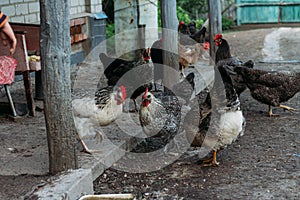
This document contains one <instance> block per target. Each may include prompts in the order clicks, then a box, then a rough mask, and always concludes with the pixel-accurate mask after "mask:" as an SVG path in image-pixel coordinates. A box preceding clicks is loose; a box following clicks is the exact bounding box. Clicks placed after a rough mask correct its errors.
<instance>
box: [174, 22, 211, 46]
mask: <svg viewBox="0 0 300 200" xmlns="http://www.w3.org/2000/svg"><path fill="white" fill-rule="evenodd" d="M190 30H192V32H194V33H191V32H190ZM195 30H196V28H195V26H193V24H189V25H186V24H185V23H184V22H180V23H179V25H178V31H179V32H180V33H181V35H180V44H183V45H193V44H195V42H197V43H204V42H205V33H206V28H205V27H204V26H203V27H202V28H201V29H200V30H198V31H195ZM187 36H188V37H187Z"/></svg>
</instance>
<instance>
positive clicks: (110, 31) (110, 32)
mask: <svg viewBox="0 0 300 200" xmlns="http://www.w3.org/2000/svg"><path fill="white" fill-rule="evenodd" d="M114 35H115V24H113V23H107V24H106V39H108V38H110V37H112V36H114Z"/></svg>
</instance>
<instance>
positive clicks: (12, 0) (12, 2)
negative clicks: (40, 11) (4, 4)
mask: <svg viewBox="0 0 300 200" xmlns="http://www.w3.org/2000/svg"><path fill="white" fill-rule="evenodd" d="M9 2H10V4H14V3H23V2H24V1H23V0H10V1H9Z"/></svg>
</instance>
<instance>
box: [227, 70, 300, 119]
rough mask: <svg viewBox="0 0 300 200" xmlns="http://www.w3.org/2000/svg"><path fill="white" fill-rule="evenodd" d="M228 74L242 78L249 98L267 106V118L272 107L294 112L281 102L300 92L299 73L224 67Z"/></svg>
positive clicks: (270, 113)
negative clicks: (247, 89)
mask: <svg viewBox="0 0 300 200" xmlns="http://www.w3.org/2000/svg"><path fill="white" fill-rule="evenodd" d="M226 68H227V69H228V70H229V72H231V73H234V74H238V75H239V76H241V77H242V82H243V83H244V84H246V85H247V87H248V88H249V90H250V92H251V96H252V97H253V98H254V99H256V100H257V101H259V102H261V103H264V104H267V105H269V113H268V114H269V116H270V117H271V116H278V115H276V114H273V112H272V106H274V107H279V108H283V109H285V110H288V111H295V109H294V108H290V107H288V106H285V105H281V103H282V102H286V101H288V100H289V99H291V98H292V97H293V96H294V95H295V94H297V93H298V92H299V91H300V72H288V71H264V70H259V69H250V68H246V67H231V66H226Z"/></svg>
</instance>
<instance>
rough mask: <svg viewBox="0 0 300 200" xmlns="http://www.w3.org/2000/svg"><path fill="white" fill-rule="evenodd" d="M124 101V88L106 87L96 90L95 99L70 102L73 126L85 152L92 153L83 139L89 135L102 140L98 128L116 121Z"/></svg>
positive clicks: (86, 98) (87, 98)
mask: <svg viewBox="0 0 300 200" xmlns="http://www.w3.org/2000/svg"><path fill="white" fill-rule="evenodd" d="M125 99H126V89H125V87H124V86H120V87H113V86H107V87H104V88H101V89H99V90H97V91H96V93H95V98H89V97H85V98H82V99H74V100H73V101H72V105H73V116H74V121H75V126H76V128H77V131H78V133H79V138H80V143H81V144H82V146H83V149H84V151H85V152H87V153H91V152H92V151H91V150H89V149H88V147H87V146H86V144H85V143H84V141H83V138H84V137H86V136H90V135H95V137H97V139H99V140H100V139H101V138H103V134H102V133H101V132H100V131H99V130H98V127H99V126H106V125H108V124H110V123H112V122H113V121H115V120H116V119H117V117H118V116H119V115H120V114H121V113H122V109H123V108H122V107H123V102H124V101H125Z"/></svg>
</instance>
